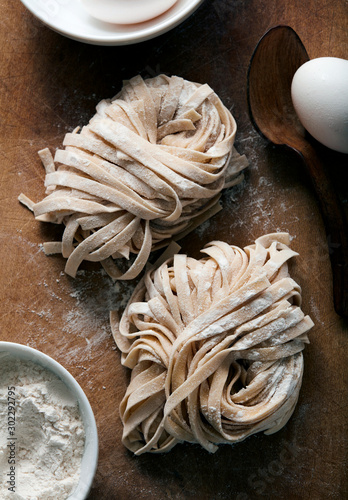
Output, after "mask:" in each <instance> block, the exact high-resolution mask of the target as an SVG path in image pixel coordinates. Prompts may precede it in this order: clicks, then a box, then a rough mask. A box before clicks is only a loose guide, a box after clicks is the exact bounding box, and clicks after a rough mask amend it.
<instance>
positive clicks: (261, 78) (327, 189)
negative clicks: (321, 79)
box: [247, 26, 348, 316]
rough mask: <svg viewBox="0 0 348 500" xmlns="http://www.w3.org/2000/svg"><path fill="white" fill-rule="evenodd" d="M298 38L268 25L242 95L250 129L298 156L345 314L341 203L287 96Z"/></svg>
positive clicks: (347, 275) (301, 57)
mask: <svg viewBox="0 0 348 500" xmlns="http://www.w3.org/2000/svg"><path fill="white" fill-rule="evenodd" d="M308 59H309V58H308V55H307V52H306V49H305V48H304V46H303V44H302V42H301V40H300V38H299V37H298V35H297V34H296V33H295V31H294V30H293V29H292V28H290V27H289V26H276V27H274V28H272V29H270V30H269V31H268V32H267V33H266V34H265V35H264V36H263V37H262V38H261V40H260V41H259V43H258V45H257V47H256V49H255V51H254V53H253V55H252V58H251V61H250V64H249V70H248V82H247V97H248V105H249V113H250V117H251V120H252V122H253V124H254V126H255V128H256V129H257V130H258V131H259V132H260V133H261V134H262V135H263V136H265V137H266V138H267V139H268V140H269V141H271V142H272V143H274V144H277V145H281V146H286V147H288V148H291V149H292V150H293V151H295V152H296V153H297V154H299V155H300V157H301V158H302V160H303V162H304V164H305V166H306V167H307V172H308V174H309V176H310V178H311V180H312V184H313V188H314V190H315V192H316V195H317V197H318V201H319V205H320V208H321V212H322V216H323V219H324V223H325V229H326V235H327V241H328V244H329V253H330V259H331V266H332V274H333V295H334V306H335V310H336V312H337V313H338V314H340V315H341V316H348V227H347V221H346V219H345V216H344V213H343V210H342V207H341V206H340V203H339V200H338V197H337V196H336V194H335V190H334V189H333V186H332V185H331V182H330V179H329V178H328V176H327V174H326V171H325V168H324V165H323V163H322V160H321V158H320V157H319V156H318V153H317V152H316V150H315V149H314V147H313V146H312V143H311V142H310V141H309V136H308V134H307V133H306V132H305V130H304V128H303V127H302V125H301V124H300V121H299V119H298V118H297V115H296V112H295V109H294V107H293V104H292V100H291V82H292V79H293V76H294V74H295V72H296V70H297V69H298V68H299V67H300V66H301V65H302V64H304V63H305V62H306V61H308Z"/></svg>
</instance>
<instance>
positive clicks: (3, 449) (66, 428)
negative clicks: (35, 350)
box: [0, 353, 85, 500]
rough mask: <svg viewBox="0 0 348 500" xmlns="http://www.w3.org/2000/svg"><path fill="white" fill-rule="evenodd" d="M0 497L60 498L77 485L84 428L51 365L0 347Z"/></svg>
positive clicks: (75, 405)
mask: <svg viewBox="0 0 348 500" xmlns="http://www.w3.org/2000/svg"><path fill="white" fill-rule="evenodd" d="M0 422H1V423H0V497H1V498H2V499H4V500H5V499H6V500H7V499H12V500H57V499H58V498H59V499H60V500H64V499H66V498H68V497H69V495H70V494H71V493H72V492H73V490H74V489H75V488H76V486H77V484H78V481H79V476H80V465H81V459H82V455H83V451H84V441H85V431H84V426H83V422H82V418H81V415H80V412H79V407H78V402H77V400H76V399H75V397H74V396H73V395H72V394H71V392H70V391H69V389H68V388H67V387H66V385H65V384H64V383H63V382H62V381H61V380H60V379H59V378H58V377H57V376H56V375H55V374H53V373H52V372H51V371H49V370H46V369H45V368H43V367H42V366H40V365H38V364H36V363H33V362H31V361H25V360H20V359H18V358H15V357H13V356H11V355H9V354H7V353H0Z"/></svg>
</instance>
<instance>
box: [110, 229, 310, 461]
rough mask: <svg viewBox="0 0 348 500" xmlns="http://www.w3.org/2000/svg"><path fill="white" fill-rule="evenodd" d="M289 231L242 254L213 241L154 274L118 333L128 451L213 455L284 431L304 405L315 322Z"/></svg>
mask: <svg viewBox="0 0 348 500" xmlns="http://www.w3.org/2000/svg"><path fill="white" fill-rule="evenodd" d="M289 244H290V237H289V235H288V234H287V233H274V234H268V235H265V236H262V237H260V238H258V239H257V240H256V241H255V243H254V244H253V245H250V246H247V247H246V248H244V249H240V248H238V247H235V246H231V245H228V244H227V243H224V242H221V241H214V242H212V243H210V244H209V245H208V246H207V247H205V248H204V249H203V250H202V252H203V253H205V254H206V256H205V257H204V258H202V259H200V260H196V259H193V258H190V257H187V256H186V255H181V254H177V255H175V256H174V257H173V258H172V259H170V260H167V261H166V262H164V263H163V264H162V265H160V266H159V267H158V268H157V269H151V270H148V271H147V273H146V274H145V276H144V277H143V278H142V280H141V281H140V282H139V284H138V285H137V287H136V288H135V290H134V293H133V296H132V297H131V299H130V301H129V303H128V305H127V307H126V309H125V311H124V313H123V315H122V317H121V319H120V320H119V319H118V315H117V314H116V312H112V313H111V327H112V332H113V335H114V338H115V341H116V344H117V346H118V348H119V349H120V351H121V353H122V354H121V361H122V364H123V365H124V366H126V367H128V368H130V369H131V371H132V373H131V381H130V384H129V386H128V388H127V391H126V394H125V396H124V398H123V400H122V402H121V404H120V415H121V419H122V422H123V426H124V431H123V443H124V445H125V446H126V447H127V448H128V449H130V450H131V451H133V452H134V453H135V454H137V455H140V454H142V453H145V452H153V453H160V452H166V451H169V450H170V449H171V448H172V447H173V446H175V445H176V444H177V443H178V442H183V441H187V442H191V443H199V444H200V445H202V446H203V447H204V448H205V449H206V450H208V451H209V452H215V451H216V450H217V446H218V445H219V444H220V443H235V442H238V441H241V440H243V439H245V438H246V437H248V436H250V435H251V434H254V433H257V432H261V431H263V432H264V433H266V434H271V433H274V432H276V431H278V430H279V429H281V428H282V427H283V426H284V425H285V424H286V422H287V421H288V419H289V418H290V416H291V415H292V413H293V411H294V408H295V406H296V403H297V400H298V396H299V391H300V387H301V383H302V374H303V356H302V351H303V349H304V347H305V344H306V343H308V338H307V331H308V330H309V329H310V328H311V327H312V326H313V322H312V320H311V319H310V318H309V317H308V316H305V314H304V313H303V312H302V310H301V290H300V287H299V286H298V285H297V284H296V283H295V281H294V280H293V279H292V278H291V277H290V276H289V273H288V265H287V262H288V260H289V259H290V258H292V257H293V256H295V255H297V254H296V253H295V252H294V251H292V250H291V249H290V248H289Z"/></svg>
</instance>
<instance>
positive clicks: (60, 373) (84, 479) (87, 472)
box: [0, 342, 98, 500]
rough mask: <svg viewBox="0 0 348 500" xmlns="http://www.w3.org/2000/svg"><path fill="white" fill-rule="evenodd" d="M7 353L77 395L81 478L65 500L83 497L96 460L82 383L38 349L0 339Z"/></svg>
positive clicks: (89, 410)
mask: <svg viewBox="0 0 348 500" xmlns="http://www.w3.org/2000/svg"><path fill="white" fill-rule="evenodd" d="M1 352H8V353H9V354H10V355H11V356H13V357H16V358H19V359H22V360H27V361H32V362H34V363H37V364H39V365H41V366H43V367H44V368H46V369H48V370H50V371H51V372H53V373H54V374H55V375H57V377H59V378H60V379H61V380H62V381H63V382H64V383H65V385H66V386H67V387H68V389H69V390H70V391H71V392H72V393H73V394H74V395H75V397H76V398H77V401H78V404H79V409H80V413H81V416H82V421H83V424H84V428H85V449H84V453H83V456H82V462H81V472H80V480H79V483H78V485H77V487H76V489H75V491H74V492H73V493H72V494H71V495H70V496H69V498H68V500H85V499H86V498H87V496H88V493H89V491H90V488H91V485H92V482H93V478H94V475H95V472H96V469H97V463H98V433H97V426H96V422H95V418H94V414H93V411H92V408H91V405H90V404H89V401H88V399H87V396H86V395H85V393H84V392H83V390H82V388H81V386H80V385H79V384H78V383H77V381H76V380H75V379H74V377H73V376H72V375H71V374H70V373H69V372H68V371H67V370H66V369H65V368H64V367H63V366H62V365H60V364H59V363H58V362H57V361H55V360H54V359H52V358H51V357H50V356H47V355H46V354H44V353H43V352H41V351H38V350H36V349H33V348H31V347H28V346H26V345H22V344H16V343H13V342H0V353H1Z"/></svg>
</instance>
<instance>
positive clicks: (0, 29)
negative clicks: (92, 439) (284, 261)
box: [0, 0, 348, 500]
mask: <svg viewBox="0 0 348 500" xmlns="http://www.w3.org/2000/svg"><path fill="white" fill-rule="evenodd" d="M0 6H1V17H0V47H1V48H0V158H1V177H0V179H1V180H0V182H1V195H0V213H1V231H0V251H1V256H0V258H1V281H0V304H1V306H0V307H1V309H0V318H1V330H0V331H1V333H0V339H1V340H11V341H16V342H20V343H23V344H28V345H30V346H32V347H35V348H37V349H40V350H41V351H43V352H45V353H47V354H49V355H51V356H53V357H54V358H55V359H57V360H58V361H60V362H61V363H62V364H63V365H64V366H65V367H66V368H67V369H68V370H69V371H70V372H71V373H72V374H73V375H74V376H75V377H76V378H77V380H78V381H79V383H80V384H81V386H82V387H83V389H84V390H85V392H86V394H87V396H88V398H89V400H90V402H91V404H92V406H93V409H94V411H95V415H96V420H97V426H98V431H99V438H100V458H99V466H98V470H97V474H96V477H95V481H94V485H93V488H92V491H91V494H90V500H113V499H121V500H125V499H150V498H151V499H164V498H172V499H182V498H185V499H191V498H192V499H193V498H201V499H209V500H210V499H214V500H215V499H216V500H218V499H230V498H233V499H237V500H245V499H252V500H253V499H258V498H270V499H286V500H296V499H313V500H320V499H327V498H332V499H344V498H347V497H348V481H347V451H348V429H347V423H348V408H347V397H348V380H347V361H348V354H347V353H348V328H347V321H346V320H343V319H341V318H340V317H339V316H337V315H336V313H335V312H334V309H333V301H332V276H331V268H330V260H329V253H328V245H327V239H326V236H325V231H324V226H323V222H322V219H321V216H320V212H319V208H318V204H317V201H316V199H315V196H314V195H313V192H312V190H311V185H310V182H309V181H308V179H307V177H306V174H305V172H304V169H303V166H302V164H301V161H300V159H299V158H298V157H297V156H296V155H294V154H293V153H291V152H290V151H287V150H283V149H279V148H277V147H274V146H271V145H269V144H267V142H266V141H265V140H264V139H262V138H261V137H260V136H259V135H258V134H257V133H256V131H255V130H254V129H253V127H252V125H251V122H250V119H249V116H248V112H247V103H246V74H247V67H248V63H249V60H250V57H251V55H252V52H253V49H254V47H255V45H256V43H257V42H258V40H259V38H260V37H261V36H262V35H263V33H264V32H265V31H266V30H267V29H268V28H270V27H271V26H274V25H276V24H287V25H290V26H291V27H292V28H294V29H295V30H296V31H297V33H298V34H299V36H300V38H301V39H302V41H303V43H304V45H305V47H306V49H307V51H308V54H309V57H310V58H315V57H320V56H336V57H342V58H344V57H347V46H348V37H347V21H348V10H347V2H346V1H345V0H307V1H305V2H304V1H303V0H275V1H273V2H270V1H268V2H266V1H264V0H235V1H233V0H231V1H223V0H210V1H209V0H206V1H205V2H204V3H203V5H202V6H201V7H200V8H199V9H198V10H197V11H196V12H195V13H194V14H193V15H192V16H191V17H190V18H189V19H188V20H186V21H185V22H184V23H183V24H182V25H180V26H178V27H177V28H176V29H174V30H172V31H171V32H169V33H167V34H165V35H162V36H160V37H159V38H156V39H154V40H150V41H147V42H145V43H141V44H137V45H132V46H128V47H126V46H123V47H97V46H90V45H86V44H82V43H79V42H75V41H72V40H69V39H67V38H64V37H62V36H60V35H58V34H56V33H54V32H53V31H50V30H49V29H47V28H46V27H44V26H43V25H42V24H41V23H40V22H39V21H37V20H35V19H34V18H33V17H32V15H31V14H30V13H29V12H27V11H26V9H25V8H24V7H23V6H22V4H21V3H20V2H19V1H13V2H12V1H11V2H9V1H5V0H0ZM160 72H163V73H166V74H169V75H172V74H177V75H180V76H182V77H184V78H186V79H189V80H194V81H198V82H202V83H205V82H207V83H209V85H210V86H211V87H212V88H213V89H214V90H215V91H216V92H217V93H218V94H219V96H220V97H221V98H222V100H223V101H224V103H225V104H226V105H227V106H228V107H229V108H230V109H231V111H232V113H233V114H234V116H235V118H236V120H237V123H238V133H237V140H236V146H237V149H238V150H239V152H240V153H244V154H246V155H247V156H248V158H249V162H250V167H249V168H248V171H247V173H246V177H245V181H244V182H243V184H242V185H240V186H238V187H237V188H235V189H232V190H229V191H228V192H226V193H224V194H223V197H222V204H223V211H221V212H220V213H219V214H217V215H216V216H215V217H214V218H213V219H212V220H211V221H209V222H208V223H205V224H204V225H203V226H202V227H201V228H199V229H198V230H196V231H195V232H194V233H193V234H192V235H190V236H188V237H186V238H185V239H184V240H183V241H182V247H183V250H184V251H185V252H187V253H189V254H191V255H193V256H198V252H199V249H200V248H201V247H202V246H203V245H204V244H206V243H207V242H208V241H210V240H212V239H223V240H225V241H227V242H228V243H233V244H236V245H239V246H244V245H246V244H249V243H251V242H253V241H254V239H255V238H256V237H258V236H261V235H262V234H265V233H267V232H273V231H279V230H282V231H289V232H290V233H291V235H292V236H293V248H294V249H295V250H296V251H298V252H299V254H300V256H299V257H298V258H297V259H296V260H295V261H294V262H293V263H292V266H291V273H292V276H293V277H294V279H296V280H297V281H298V282H299V283H300V285H301V286H302V291H303V309H304V311H305V312H306V313H308V314H310V316H311V317H312V319H313V321H314V322H315V327H314V328H313V330H311V332H310V340H311V344H310V345H309V346H308V347H307V348H306V351H305V374H304V380H303V386H302V390H301V395H300V400H299V403H298V406H297V408H296V410H295V413H294V415H293V417H292V418H291V420H290V421H289V422H288V424H287V425H286V427H285V428H284V429H282V430H281V431H280V432H278V433H277V434H275V435H273V436H264V435H258V436H252V437H250V438H249V439H247V440H246V441H245V442H243V443H240V444H238V445H235V446H233V447H231V446H222V447H221V448H220V450H219V451H218V452H217V453H216V454H215V455H209V454H208V453H207V452H205V451H203V450H201V449H200V448H199V447H197V446H193V445H179V446H177V447H176V448H174V449H173V450H172V451H171V452H170V453H169V454H167V455H163V456H156V455H145V456H141V457H134V456H132V455H131V454H130V453H129V452H128V451H127V450H126V449H124V447H123V446H122V444H121V433H122V426H121V423H120V420H119V416H118V405H119V402H120V400H121V398H122V395H123V393H124V390H125V387H126V384H127V380H128V378H127V377H128V374H127V373H126V372H125V370H124V369H123V368H122V367H121V366H120V361H119V353H118V352H117V351H116V350H115V347H114V343H113V340H112V338H111V333H110V328H109V321H108V312H109V310H110V309H111V308H120V307H122V305H123V304H124V302H125V299H126V298H127V296H128V295H129V293H130V291H131V290H132V287H133V286H134V285H133V284H132V283H126V284H124V283H120V284H117V285H116V286H115V285H114V284H113V283H112V282H111V280H109V279H108V277H107V276H105V274H104V273H103V272H101V270H100V268H99V267H98V266H94V267H93V266H89V267H88V266H83V267H82V270H81V271H80V272H79V274H78V277H77V278H76V279H75V280H73V279H70V278H69V277H67V276H66V275H64V273H63V269H64V261H63V259H62V258H61V257H46V256H45V255H44V253H43V251H42V246H41V244H42V243H43V242H44V241H51V240H53V239H55V238H56V237H57V236H59V235H60V234H61V228H60V227H56V226H53V225H48V224H40V223H38V222H36V221H35V220H34V218H33V217H32V215H31V214H30V212H29V211H27V210H26V209H25V208H24V207H22V206H21V205H20V204H19V203H18V201H17V196H18V195H19V193H21V192H25V193H26V194H27V195H28V196H30V197H31V198H33V199H34V200H39V199H41V197H42V196H43V193H44V188H43V182H42V181H43V169H42V166H41V164H40V161H39V159H38V156H37V151H38V150H39V149H41V148H43V147H45V146H48V147H50V148H51V149H52V150H54V149H55V148H57V147H59V146H60V145H61V143H62V140H63V137H64V135H65V133H66V132H68V131H71V130H72V129H73V128H75V127H76V126H77V125H83V124H84V123H86V122H87V121H88V120H89V118H90V117H91V116H92V115H93V114H94V108H95V105H96V104H97V102H98V101H99V100H100V99H102V98H105V97H112V96H113V95H114V94H115V93H116V92H117V91H118V90H119V88H120V86H121V82H122V80H123V79H127V78H130V77H132V76H134V75H135V74H137V73H140V74H141V75H142V76H152V75H155V74H158V73H160ZM319 149H320V151H321V154H322V155H323V156H325V157H326V160H327V162H328V165H329V169H330V173H331V175H332V177H333V180H334V182H335V183H336V186H337V189H338V191H339V196H340V198H341V200H342V201H343V202H344V203H345V206H347V191H348V188H347V183H346V181H345V179H346V177H347V175H346V173H347V170H346V165H345V163H347V162H346V160H347V155H340V154H334V153H331V152H328V151H327V150H326V149H321V148H319ZM329 243H330V249H331V251H334V249H335V242H333V241H332V242H329Z"/></svg>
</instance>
